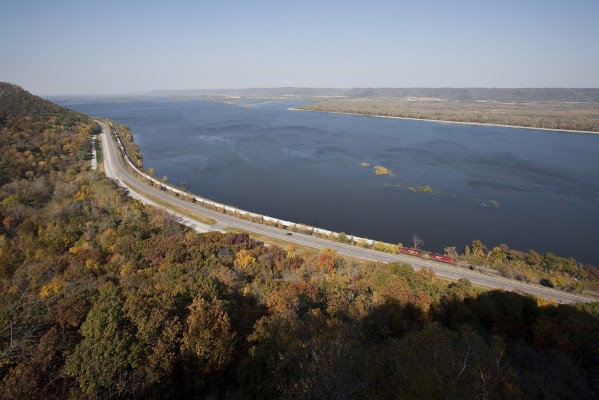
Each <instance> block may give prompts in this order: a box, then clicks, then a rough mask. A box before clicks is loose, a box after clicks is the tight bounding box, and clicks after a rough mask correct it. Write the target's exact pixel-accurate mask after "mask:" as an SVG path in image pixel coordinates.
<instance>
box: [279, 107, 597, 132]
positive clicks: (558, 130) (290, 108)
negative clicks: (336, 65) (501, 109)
mask: <svg viewBox="0 0 599 400" xmlns="http://www.w3.org/2000/svg"><path fill="white" fill-rule="evenodd" d="M288 110H290V111H306V112H318V113H326V114H342V115H358V116H362V117H374V118H389V119H403V120H410V121H424V122H437V123H440V124H453V125H474V126H496V127H499V128H517V129H530V130H537V131H552V132H568V133H584V134H593V135H599V132H595V131H583V130H576V129H554V128H538V127H533V126H518V125H503V124H493V123H485V122H467V121H451V120H445V119H430V118H414V117H396V116H390V115H377V114H366V113H356V112H343V111H319V110H308V109H303V108H296V107H289V108H288Z"/></svg>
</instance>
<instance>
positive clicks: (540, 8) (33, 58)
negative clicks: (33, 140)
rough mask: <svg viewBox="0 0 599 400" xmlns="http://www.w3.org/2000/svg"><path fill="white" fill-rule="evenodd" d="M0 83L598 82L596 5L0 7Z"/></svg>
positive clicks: (54, 86)
mask: <svg viewBox="0 0 599 400" xmlns="http://www.w3.org/2000/svg"><path fill="white" fill-rule="evenodd" d="M0 81H8V82H12V83H16V84H18V85H21V86H23V87H24V88H25V89H27V90H29V91H31V92H33V93H35V94H41V95H52V94H107V93H136V92H143V91H149V90H154V89H200V88H208V89H210V88H245V87H276V86H312V87H314V86H316V87H382V86H386V87H415V86H419V87H439V86H444V87H447V86H449V87H481V86H485V87H492V86H494V87H599V0H588V1H587V0H565V1H552V0H543V1H528V0H519V1H511V0H501V1H485V0H478V1H459V0H451V1H448V0H445V1H427V0H422V1H416V0H414V1H400V0H396V1H383V0H381V1H377V0H368V1H367V0H364V1H351V0H343V1H336V0H335V1H333V0H331V1H327V0H320V1H310V0H299V1H287V0H278V1H251V0H245V1H233V0H212V1H191V0H190V1H180V0H170V1H152V0H145V1H134V0H120V1H112V0H103V1H95V0H77V1H66V0H38V1H33V0H1V2H0Z"/></svg>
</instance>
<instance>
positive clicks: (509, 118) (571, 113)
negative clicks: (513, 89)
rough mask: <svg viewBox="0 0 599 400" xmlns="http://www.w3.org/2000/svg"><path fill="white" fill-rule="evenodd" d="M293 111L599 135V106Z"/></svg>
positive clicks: (453, 104)
mask: <svg viewBox="0 0 599 400" xmlns="http://www.w3.org/2000/svg"><path fill="white" fill-rule="evenodd" d="M289 110H292V111H311V112H321V113H330V114H345V115H360V116H369V117H377V118H390V119H403V120H414V121H426V122H437V123H442V124H457V125H475V126H497V127H501V128H518V129H531V130H543V131H553V132H568V133H584V134H599V103H556V102H534V103H499V102H480V101H479V102H457V101H445V100H437V99H432V100H431V99H428V100H413V99H380V98H375V99H366V98H364V99H325V100H318V101H317V102H316V103H311V104H306V105H302V106H299V107H290V108H289Z"/></svg>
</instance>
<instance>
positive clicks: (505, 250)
mask: <svg viewBox="0 0 599 400" xmlns="http://www.w3.org/2000/svg"><path fill="white" fill-rule="evenodd" d="M124 128H125V129H123V131H124V133H125V135H126V136H128V137H127V138H125V139H124V140H123V141H131V143H130V146H131V148H132V150H133V151H137V152H139V147H138V146H137V145H135V144H134V143H133V142H132V132H131V130H130V129H128V128H127V127H126V126H125V127H124ZM139 157H140V159H139V161H140V162H141V154H139ZM360 165H361V166H362V167H370V163H367V162H363V163H361V164H360ZM141 168H143V167H141ZM373 168H374V169H375V171H379V170H380V168H384V170H385V172H388V173H389V174H390V171H389V170H388V169H387V168H385V167H383V166H380V165H379V166H375V167H373ZM377 168H379V169H378V170H377ZM134 172H136V173H141V174H142V177H143V178H142V179H144V180H146V181H147V183H148V184H154V185H158V186H157V187H159V188H161V189H162V190H171V191H174V192H175V193H176V194H177V195H178V196H179V197H183V198H187V199H188V200H190V201H193V202H195V203H197V202H200V203H202V205H203V206H204V207H206V208H208V209H211V210H215V211H218V212H222V213H224V214H231V215H235V216H236V217H237V218H241V219H246V220H250V221H253V222H257V223H261V224H264V225H268V226H275V227H278V228H281V229H286V230H289V231H291V232H299V233H303V234H307V235H311V236H316V237H320V238H323V239H328V240H330V241H334V242H340V243H346V244H350V245H353V246H361V247H365V248H372V249H375V250H379V251H383V252H387V253H391V254H399V253H400V252H401V249H402V248H403V247H404V245H403V244H402V243H398V244H391V243H386V242H382V241H377V240H373V239H364V238H359V237H356V236H353V235H348V234H346V233H345V232H332V231H327V230H324V229H321V228H316V227H310V226H306V225H303V224H297V223H294V222H289V221H283V220H279V219H277V218H272V217H268V216H263V215H259V214H255V213H252V212H249V211H245V210H239V209H236V208H234V207H231V206H227V205H222V204H219V203H214V202H212V201H211V200H207V199H204V200H203V201H200V200H197V198H196V197H195V195H194V194H192V193H189V192H186V190H184V189H182V188H176V187H174V186H173V185H170V184H166V183H165V182H162V183H156V182H152V181H150V180H147V179H148V177H147V176H144V174H143V172H142V171H134ZM377 175H380V174H378V173H377ZM385 175H386V174H385ZM408 190H410V191H412V192H422V193H426V194H431V195H434V194H435V192H434V191H433V190H432V188H431V187H430V186H428V185H424V184H423V185H420V186H417V187H409V189H408ZM194 199H196V200H194ZM491 202H492V203H493V204H492V205H493V206H494V207H495V206H496V207H498V206H499V204H498V203H497V202H495V201H491ZM419 240H420V239H419ZM414 246H415V247H418V246H417V244H416V241H415V242H414ZM427 254H428V252H426V251H424V252H423V258H426V255H427ZM443 254H444V255H445V256H448V257H451V258H454V259H455V260H457V265H460V266H462V267H468V268H470V269H474V268H475V266H476V269H477V270H479V271H485V272H492V273H496V274H499V275H501V276H504V277H506V278H509V279H515V280H519V281H523V282H526V283H537V284H540V285H542V286H546V287H551V288H555V289H561V290H564V291H567V292H577V293H586V294H587V295H588V294H594V293H599V269H596V268H595V267H593V266H592V265H590V264H588V265H582V264H579V263H578V262H577V261H576V260H575V259H573V258H566V257H560V256H556V255H554V254H553V253H551V252H547V253H544V254H542V255H541V254H539V253H537V252H536V251H534V250H530V251H529V252H528V253H527V252H522V251H518V250H514V249H510V248H509V247H508V245H506V244H500V245H498V246H495V247H493V248H492V249H490V250H488V249H487V246H486V245H484V244H483V243H482V242H481V241H480V240H473V241H472V242H471V243H470V244H469V245H466V246H465V248H464V251H463V252H459V251H458V250H457V249H456V247H452V246H449V247H446V248H445V249H444V252H443Z"/></svg>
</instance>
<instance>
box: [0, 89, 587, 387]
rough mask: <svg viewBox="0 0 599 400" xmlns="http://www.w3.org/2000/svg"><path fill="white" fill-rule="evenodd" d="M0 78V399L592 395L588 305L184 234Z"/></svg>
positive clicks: (70, 122)
mask: <svg viewBox="0 0 599 400" xmlns="http://www.w3.org/2000/svg"><path fill="white" fill-rule="evenodd" d="M0 88H1V90H0V105H2V111H1V112H0V115H1V116H2V119H1V120H0V146H1V148H2V155H1V157H2V160H1V161H0V177H1V178H0V179H1V181H0V221H1V224H0V398H7V399H65V398H97V399H106V398H131V399H132V398H140V399H141V398H143V399H162V398H174V399H189V398H223V399H262V398H284V399H287V398H289V399H290V398H305V399H333V398H338V399H388V398H418V399H426V398H449V399H479V398H484V399H502V398H509V399H518V398H535V399H536V398H572V399H574V398H581V399H585V398H587V399H591V398H597V397H599V342H597V337H599V304H597V303H594V304H584V305H583V304H580V305H556V304H550V303H547V302H543V301H539V300H536V299H534V298H531V297H527V296H522V295H519V294H516V293H506V292H501V291H487V292H481V291H479V290H477V289H476V288H474V287H472V285H470V283H469V282H468V281H458V282H451V283H449V282H446V281H443V280H440V279H438V278H436V277H435V276H434V274H433V273H432V272H431V271H426V270H424V271H420V272H414V271H413V270H412V269H411V268H410V267H408V266H406V265H402V264H392V265H383V264H378V263H359V262H356V261H353V260H349V259H345V258H342V257H339V256H338V255H337V254H335V253H334V252H333V251H331V250H324V251H322V252H321V253H312V252H310V251H304V250H300V249H294V248H293V247H291V246H289V247H288V248H286V249H282V248H280V247H277V246H264V245H263V244H262V243H259V242H256V241H255V240H253V239H251V238H250V237H248V236H247V235H245V234H228V235H224V234H221V233H207V234H197V233H195V232H193V231H191V230H189V229H187V228H185V227H183V226H181V225H179V224H177V223H175V222H174V221H172V220H171V219H170V218H169V217H168V216H167V215H166V214H164V213H162V212H160V211H157V210H155V209H152V208H148V207H145V206H142V205H141V204H139V203H137V202H135V201H133V200H131V199H130V198H128V197H127V196H126V195H125V193H124V191H122V190H121V189H119V188H117V187H116V186H115V185H114V183H113V182H112V181H110V180H109V179H107V178H105V177H104V176H103V175H102V174H101V173H97V172H94V171H90V170H89V160H85V157H83V156H84V155H85V154H87V153H88V152H89V135H90V134H91V133H93V131H94V129H95V127H94V124H93V121H91V120H90V119H89V118H87V117H85V116H82V115H80V114H77V113H73V112H71V111H68V110H65V109H61V108H57V107H56V106H53V105H51V104H48V103H47V102H45V101H43V100H41V99H38V98H35V97H33V96H31V95H30V94H28V93H26V92H23V91H22V90H21V89H19V88H17V87H15V86H11V85H5V84H2V85H1V86H0ZM5 104H8V105H7V106H6V108H5V106H4V105H5Z"/></svg>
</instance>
